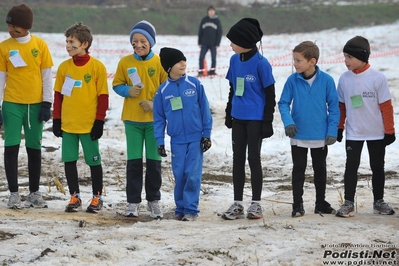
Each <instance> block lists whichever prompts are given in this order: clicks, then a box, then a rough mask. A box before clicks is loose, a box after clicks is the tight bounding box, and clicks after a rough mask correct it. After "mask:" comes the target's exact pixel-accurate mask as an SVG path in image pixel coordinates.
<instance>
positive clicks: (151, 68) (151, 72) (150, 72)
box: [148, 67, 155, 77]
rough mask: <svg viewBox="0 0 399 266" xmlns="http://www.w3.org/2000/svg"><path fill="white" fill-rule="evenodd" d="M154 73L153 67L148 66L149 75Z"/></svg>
mask: <svg viewBox="0 0 399 266" xmlns="http://www.w3.org/2000/svg"><path fill="white" fill-rule="evenodd" d="M154 74H155V68H153V67H150V68H149V69H148V75H149V76H150V77H152V76H154Z"/></svg>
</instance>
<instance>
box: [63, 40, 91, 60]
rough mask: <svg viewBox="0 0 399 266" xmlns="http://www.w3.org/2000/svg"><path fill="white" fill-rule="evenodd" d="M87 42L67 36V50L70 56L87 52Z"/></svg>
mask: <svg viewBox="0 0 399 266" xmlns="http://www.w3.org/2000/svg"><path fill="white" fill-rule="evenodd" d="M87 46H88V43H87V42H84V43H81V42H80V41H79V40H78V39H76V37H74V36H68V37H66V50H67V52H68V54H69V56H76V55H78V56H81V55H85V54H86V48H87Z"/></svg>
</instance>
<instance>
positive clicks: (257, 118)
mask: <svg viewBox="0 0 399 266" xmlns="http://www.w3.org/2000/svg"><path fill="white" fill-rule="evenodd" d="M226 36H227V38H228V39H229V40H230V41H231V44H230V46H231V48H232V49H233V51H234V53H235V54H234V55H233V56H232V57H231V58H230V65H229V70H228V71H227V74H226V79H227V80H228V81H229V83H230V92H229V98H228V102H227V105H226V119H225V125H226V127H227V128H231V129H232V132H231V134H232V146H233V189H234V203H233V204H232V205H231V206H230V208H229V209H228V210H227V211H226V212H224V213H223V214H222V218H223V219H226V220H234V219H238V218H244V207H243V194H244V185H245V177H246V174H245V160H246V158H247V156H246V153H247V151H248V163H249V168H250V171H251V173H250V176H251V187H252V200H251V205H250V206H249V208H248V211H247V218H248V219H260V218H262V217H263V214H262V207H261V204H260V203H261V196H262V185H263V172H262V163H261V157H260V151H261V147H262V139H264V138H270V137H271V136H272V135H273V125H272V122H273V114H274V107H275V106H276V99H275V98H276V94H275V88H274V83H275V80H274V77H273V73H272V67H271V65H270V63H269V61H268V60H267V59H266V58H265V57H263V55H262V54H263V53H261V52H259V50H258V48H257V47H256V44H257V43H258V42H260V44H259V47H262V36H263V31H262V30H261V28H260V24H259V21H258V20H256V19H254V18H243V19H241V20H240V21H238V22H237V23H236V24H235V25H233V27H231V28H230V30H229V32H228V33H227V35H226Z"/></svg>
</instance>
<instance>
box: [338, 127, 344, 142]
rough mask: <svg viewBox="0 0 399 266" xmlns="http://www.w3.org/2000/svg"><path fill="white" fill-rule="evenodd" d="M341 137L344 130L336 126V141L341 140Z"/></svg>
mask: <svg viewBox="0 0 399 266" xmlns="http://www.w3.org/2000/svg"><path fill="white" fill-rule="evenodd" d="M343 137H344V130H343V129H341V128H338V135H337V141H338V142H341V141H342V138H343Z"/></svg>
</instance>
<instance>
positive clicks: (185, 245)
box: [0, 22, 399, 266]
mask: <svg viewBox="0 0 399 266" xmlns="http://www.w3.org/2000/svg"><path fill="white" fill-rule="evenodd" d="M226 31H227V29H226ZM36 35H38V36H40V37H42V38H44V39H45V40H46V41H47V43H48V44H49V47H50V50H51V52H52V55H53V60H54V68H53V72H54V75H55V72H56V70H57V67H58V65H59V64H60V63H61V62H62V61H64V60H66V59H67V58H68V54H67V53H66V51H65V37H64V36H63V34H62V33H60V34H46V33H36ZM355 35H362V36H364V37H366V38H368V39H369V41H370V43H371V59H370V63H371V66H372V67H374V68H376V69H378V70H380V71H382V72H383V73H384V74H385V75H386V76H387V78H388V83H389V86H390V88H391V92H392V95H393V104H394V109H395V121H396V124H397V125H399V121H398V119H399V115H398V111H399V98H398V97H399V68H398V65H399V42H398V41H399V22H398V23H394V24H390V25H383V26H374V27H365V28H351V29H347V30H335V29H332V30H326V31H322V32H314V33H306V34H305V33H298V34H281V35H273V36H264V37H263V43H262V44H263V45H262V50H263V54H264V56H265V57H266V58H268V60H269V61H270V62H271V64H272V65H273V73H274V76H275V79H276V95H277V99H276V100H277V101H278V100H279V98H280V94H281V91H282V88H283V85H284V82H285V80H286V79H287V77H288V76H289V75H290V74H291V73H292V71H293V68H292V66H291V62H292V54H291V51H292V49H293V48H294V46H296V45H297V44H298V43H300V42H302V41H305V40H311V41H316V43H317V44H318V45H319V48H320V50H321V57H320V60H319V67H320V68H321V69H322V70H324V71H326V72H328V73H329V74H331V75H332V76H333V77H334V79H335V81H336V82H338V78H339V76H340V75H341V74H342V73H343V72H344V71H346V67H345V65H344V63H343V55H342V47H343V45H344V44H345V43H346V41H347V40H349V39H350V38H352V37H354V36H355ZM8 36H9V35H8V33H7V32H0V40H3V39H5V38H8ZM128 39H129V38H128V35H126V36H107V35H95V36H94V42H93V44H92V47H91V55H92V56H94V57H97V58H98V59H100V60H101V61H102V62H103V63H104V64H105V65H106V67H107V71H108V73H109V79H108V80H109V85H110V86H109V92H110V108H109V110H108V113H107V118H106V119H107V120H106V123H105V132H104V135H103V137H102V138H101V139H100V147H101V151H102V157H103V168H104V175H105V176H104V185H105V187H104V188H105V189H104V209H103V210H102V211H101V212H100V213H98V214H89V213H86V212H83V211H82V212H78V213H65V212H64V207H65V205H66V204H67V202H68V200H69V191H68V190H67V184H66V179H65V176H64V169H63V163H62V162H61V161H60V144H61V139H57V138H56V137H54V136H53V134H52V131H51V127H52V122H51V120H50V121H49V122H47V123H46V124H45V131H44V134H43V171H42V180H41V181H42V182H41V184H42V185H41V187H40V190H41V192H43V195H44V197H45V199H46V200H47V201H48V204H49V208H48V209H21V210H10V209H7V207H6V205H7V200H8V188H7V182H6V178H5V173H4V167H3V163H1V164H0V168H1V169H0V171H1V172H0V173H1V174H0V176H1V179H0V246H1V250H0V263H2V265H51V266H56V265H330V264H331V265H333V263H336V264H337V265H339V264H338V263H343V264H341V265H397V264H398V258H397V257H398V256H397V255H396V252H399V231H398V228H399V196H398V187H399V182H398V173H397V170H398V159H397V158H398V156H399V140H397V141H396V142H395V143H393V144H392V145H390V146H388V147H387V155H386V171H387V182H386V190H385V200H386V201H387V202H388V203H390V205H391V206H392V207H394V209H395V211H396V212H397V213H396V214H395V215H392V216H379V215H375V214H373V211H372V201H373V198H372V193H371V181H370V180H369V179H370V173H371V172H370V170H369V165H368V154H367V149H366V148H365V149H364V150H363V155H362V163H361V166H360V168H359V173H360V175H361V178H360V179H359V183H358V189H357V194H356V209H357V214H356V216H355V217H353V218H349V219H344V218H338V217H335V216H332V215H324V216H321V215H318V214H313V209H314V199H315V193H314V186H313V183H312V168H311V161H310V158H308V159H309V160H308V162H309V163H308V171H307V174H308V175H309V178H308V179H307V182H306V183H305V187H306V189H305V194H304V207H305V211H306V214H305V216H303V217H300V218H295V219H294V218H291V216H290V214H291V202H292V193H291V190H290V185H291V184H290V174H291V167H292V162H291V153H290V145H289V139H288V138H287V137H285V135H284V128H283V125H282V123H281V119H280V114H279V113H278V110H277V108H276V113H275V119H274V124H273V125H274V136H273V137H272V138H270V139H266V140H264V141H263V146H262V163H263V169H264V175H265V178H264V185H263V194H262V205H263V209H264V210H263V211H264V218H263V219H260V220H247V219H242V220H235V221H225V220H222V219H221V218H220V217H219V216H218V214H219V213H220V212H223V211H225V210H226V209H227V208H228V207H229V206H230V204H231V203H232V202H233V190H232V182H231V169H232V150H231V143H230V139H231V137H230V134H231V131H230V130H229V129H227V128H226V127H225V126H224V108H225V104H226V100H227V96H228V82H227V80H226V79H225V78H224V76H225V74H226V72H227V69H228V63H229V58H230V56H231V55H232V54H233V53H232V50H231V48H230V47H229V44H230V42H229V41H228V40H227V39H226V38H223V40H222V44H221V46H220V47H219V49H218V60H217V70H216V72H217V73H218V74H219V76H218V77H214V78H212V79H211V78H203V79H201V81H202V83H203V84H204V86H205V89H206V93H207V96H208V99H209V102H210V106H211V109H212V113H213V118H214V125H213V131H212V137H211V138H212V143H213V145H212V148H211V149H210V150H209V151H208V152H206V153H205V155H204V179H203V184H202V193H201V199H200V210H201V212H200V217H199V218H198V220H197V221H195V222H179V221H175V220H174V219H173V214H174V201H173V186H174V184H173V176H172V172H171V167H170V156H168V157H166V159H165V160H164V161H163V185H162V189H161V190H162V200H161V204H162V207H163V210H164V213H165V217H164V219H163V220H152V219H151V218H150V217H149V213H148V212H147V210H146V208H145V205H146V201H145V200H143V202H142V203H143V205H142V206H141V216H140V217H139V218H125V217H123V216H121V215H119V214H118V213H120V212H122V211H123V210H124V209H125V207H126V195H125V164H126V152H125V150H126V147H125V145H126V144H125V135H124V127H123V123H122V122H121V120H120V114H121V109H122V103H123V99H122V98H121V97H119V96H118V95H116V94H115V93H114V91H113V90H112V87H111V83H112V78H113V74H114V73H115V70H116V66H117V63H118V61H119V59H120V58H121V57H122V56H124V55H127V54H129V53H132V50H131V46H130V45H129V41H128ZM156 39H157V44H156V45H155V47H154V52H155V53H158V52H159V50H160V49H161V48H162V47H164V46H169V47H175V48H178V49H180V50H182V51H183V53H184V54H185V55H186V57H187V60H188V61H187V63H188V74H189V75H194V76H195V75H196V72H197V70H198V56H199V48H198V46H197V37H196V36H185V37H178V36H157V37H156ZM209 56H210V55H209V54H208V55H207V61H208V65H210V57H209ZM397 128H399V126H397ZM1 133H2V132H1ZM166 143H168V140H166ZM3 145H4V143H3V141H2V142H0V146H1V147H0V149H1V150H3ZM23 146H24V143H22V144H21V147H22V148H21V150H20V161H19V172H20V178H19V183H20V194H21V195H22V197H23V199H24V198H25V197H26V195H27V194H28V185H27V163H26V151H25V148H24V147H23ZM166 148H167V150H169V144H167V145H166ZM169 154H170V151H169ZM0 157H1V158H0V161H1V162H3V160H4V159H3V152H1V154H0ZM344 164H345V150H344V142H342V143H336V144H334V145H332V146H329V155H328V158H327V165H328V189H327V198H326V199H327V201H329V202H330V203H331V204H332V206H333V207H334V208H338V207H339V204H340V203H341V201H342V197H343V182H342V179H343V171H344ZM78 167H79V177H80V184H81V196H82V199H83V205H84V206H83V207H84V209H85V208H86V206H87V205H88V204H89V201H90V197H91V183H90V170H89V168H88V167H87V166H86V165H85V164H84V162H83V159H81V160H80V161H79V162H78ZM248 173H249V171H248ZM57 178H58V179H59V180H60V182H61V184H62V185H63V187H64V188H65V190H66V191H65V194H64V193H63V192H64V191H63V189H62V188H63V187H61V188H58V189H57V187H56V185H55V182H54V180H56V179H57ZM143 199H145V195H144V194H143ZM250 199H251V190H250V183H249V179H248V182H247V184H246V187H245V190H244V203H245V207H247V206H248V205H249V203H250ZM374 252H376V253H374ZM379 256H380V258H378V257H379ZM329 263H330V264H329ZM377 263H381V264H377ZM383 263H384V264H383Z"/></svg>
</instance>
